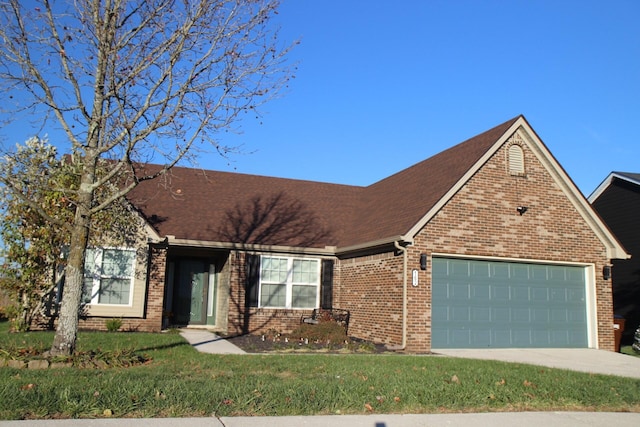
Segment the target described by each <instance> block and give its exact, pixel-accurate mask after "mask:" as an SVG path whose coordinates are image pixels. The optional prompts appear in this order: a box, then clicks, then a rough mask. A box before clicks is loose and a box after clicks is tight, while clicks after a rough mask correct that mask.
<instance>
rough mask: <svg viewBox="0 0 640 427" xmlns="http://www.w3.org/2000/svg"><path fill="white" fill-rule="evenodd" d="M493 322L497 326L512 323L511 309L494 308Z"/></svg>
mask: <svg viewBox="0 0 640 427" xmlns="http://www.w3.org/2000/svg"><path fill="white" fill-rule="evenodd" d="M491 312H492V314H493V315H492V316H491V320H492V321H493V322H494V323H495V324H500V323H503V324H505V323H508V322H511V309H510V308H509V307H494V308H493V309H492V310H491Z"/></svg>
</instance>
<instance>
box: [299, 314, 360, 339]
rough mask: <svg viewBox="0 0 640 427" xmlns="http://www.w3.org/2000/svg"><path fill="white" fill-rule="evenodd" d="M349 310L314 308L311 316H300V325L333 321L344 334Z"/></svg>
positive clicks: (346, 328)
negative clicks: (340, 327)
mask: <svg viewBox="0 0 640 427" xmlns="http://www.w3.org/2000/svg"><path fill="white" fill-rule="evenodd" d="M349 316H350V313H349V310H343V309H341V308H314V309H313V312H311V316H302V318H301V319H300V323H306V324H308V325H317V324H318V323H320V322H322V321H334V322H337V323H338V324H339V325H341V326H342V327H343V328H344V331H345V333H346V332H347V330H348V328H349Z"/></svg>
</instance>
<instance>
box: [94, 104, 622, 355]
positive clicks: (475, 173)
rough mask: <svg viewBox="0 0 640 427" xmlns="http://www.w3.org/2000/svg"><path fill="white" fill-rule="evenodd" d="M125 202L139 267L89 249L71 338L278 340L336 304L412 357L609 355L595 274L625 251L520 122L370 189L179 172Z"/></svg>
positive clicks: (605, 303) (603, 295)
mask: <svg viewBox="0 0 640 427" xmlns="http://www.w3.org/2000/svg"><path fill="white" fill-rule="evenodd" d="M390 149H392V148H390ZM146 167H148V168H149V169H153V168H158V166H146ZM129 200H130V201H131V203H132V204H133V205H134V206H135V207H136V208H137V209H138V211H139V212H140V214H141V215H142V216H143V217H144V219H145V220H146V223H147V226H148V231H149V240H148V244H147V245H146V246H145V248H146V249H147V250H148V254H147V257H146V263H145V264H142V267H144V268H142V270H144V269H146V271H148V274H147V275H146V276H145V275H144V274H142V275H140V276H138V277H137V279H138V280H134V276H135V275H134V274H133V271H134V268H133V265H134V264H135V261H134V259H135V257H134V256H133V254H132V253H126V252H124V251H122V250H115V249H114V250H113V251H112V253H109V252H102V253H101V254H97V255H98V256H97V258H96V260H97V261H96V262H98V263H101V265H102V266H103V269H104V268H105V267H104V266H105V265H106V266H107V267H106V270H105V271H106V273H107V274H103V275H101V276H100V278H101V279H104V280H105V282H104V289H102V288H101V287H102V286H103V284H102V282H100V281H99V280H98V279H96V282H95V283H94V285H95V286H97V287H98V296H96V297H95V298H94V303H93V304H91V305H90V306H89V307H88V314H89V316H90V317H89V318H88V319H87V320H86V323H84V324H83V325H82V326H84V327H95V328H100V327H102V328H104V320H105V317H107V312H109V315H110V316H122V317H123V320H124V322H125V325H126V327H127V328H129V329H139V330H160V329H161V328H167V327H171V326H189V327H207V328H210V329H212V330H214V331H219V332H221V333H224V334H230V335H236V334H244V333H255V332H259V331H264V330H268V329H276V330H278V331H280V332H283V333H286V332H290V331H292V330H293V329H295V328H296V327H297V326H298V325H299V323H300V319H301V317H302V316H303V315H305V314H308V313H309V312H310V310H311V309H313V308H316V307H323V308H330V307H333V308H341V309H346V310H349V312H350V314H351V318H350V325H349V334H350V335H352V336H355V337H358V338H362V339H367V340H372V341H375V342H378V343H386V344H388V345H389V346H390V347H392V348H396V349H400V348H405V349H406V351H409V352H428V351H431V350H432V349H438V348H451V347H458V348H486V347H514V348H516V347H520V348H521V347H590V348H601V349H606V350H613V349H614V331H613V306H612V296H611V281H610V280H607V279H605V278H604V277H603V271H604V269H605V267H607V266H609V265H610V263H611V259H615V258H627V257H628V255H627V253H626V252H625V250H624V249H623V248H622V247H621V245H620V244H619V243H618V242H617V240H616V239H615V237H614V236H613V235H612V234H611V233H610V231H609V230H608V228H607V227H606V226H605V225H604V224H603V223H602V221H601V219H600V218H599V217H598V215H596V214H595V213H594V212H593V210H592V208H591V206H590V205H589V203H588V202H587V200H586V199H585V198H584V197H583V196H582V194H581V193H580V191H579V190H578V189H577V188H576V186H575V184H574V183H573V182H572V181H571V180H570V179H569V177H568V176H567V175H566V173H565V171H564V170H563V169H562V167H561V166H560V165H559V164H558V162H557V161H556V160H555V158H554V157H553V156H552V155H551V153H550V152H549V151H548V149H547V147H546V146H545V145H544V144H543V143H542V141H541V140H540V139H539V137H538V136H537V135H536V133H535V132H534V131H533V129H532V128H531V127H530V125H529V124H528V122H527V121H526V119H525V118H524V117H523V116H519V117H516V118H514V119H512V120H509V121H508V122H506V123H503V124H501V125H499V126H497V127H495V128H493V129H491V130H489V131H487V132H484V133H482V134H480V135H478V136H476V137H473V138H471V139H469V140H467V141H465V142H463V143H461V144H459V145H456V146H454V147H452V148H450V149H448V150H446V151H443V152H441V153H440V154H437V155H435V156H433V157H431V158H429V159H427V160H424V161H422V162H420V163H417V164H415V165H414V166H411V167H409V168H407V169H405V170H403V171H400V172H398V173H396V174H395V175H392V176H390V177H388V178H385V179H383V180H381V181H379V182H376V183H374V184H372V185H369V186H367V187H359V186H350V185H338V184H327V183H320V182H311V181H301V180H292V179H281V178H270V177H263V176H253V175H244V174H237V173H227V172H215V171H204V170H199V169H190V168H181V167H178V168H174V169H173V170H172V172H171V174H170V175H169V176H167V177H166V179H164V180H162V181H155V182H153V181H151V182H145V183H144V184H142V185H140V186H139V187H138V188H137V189H136V190H135V191H134V192H133V193H131V194H130V196H129ZM116 261H118V262H116ZM119 262H122V263H123V264H122V265H125V266H126V267H122V265H121V264H119ZM139 265H140V264H139ZM118 266H119V267H118ZM138 269H139V270H140V269H141V267H140V266H139V267H138ZM103 273H104V271H103ZM96 277H97V276H96ZM127 280H129V281H128V282H127ZM127 283H128V284H129V285H128V286H127ZM111 284H114V286H113V287H111ZM112 288H113V289H112ZM94 289H96V288H95V287H94ZM112 291H113V292H112ZM102 293H105V294H106V293H112V294H113V295H112V298H111V299H110V300H109V302H105V303H102V302H101V301H100V295H102ZM98 310H100V311H99V312H98ZM96 315H97V316H98V317H96Z"/></svg>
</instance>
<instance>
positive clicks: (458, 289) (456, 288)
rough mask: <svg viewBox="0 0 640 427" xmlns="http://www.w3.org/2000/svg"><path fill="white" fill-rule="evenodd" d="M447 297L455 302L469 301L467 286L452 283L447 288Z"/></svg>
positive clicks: (465, 284) (466, 284)
mask: <svg viewBox="0 0 640 427" xmlns="http://www.w3.org/2000/svg"><path fill="white" fill-rule="evenodd" d="M449 289H450V292H449V297H450V298H453V299H455V300H456V301H459V300H464V299H467V300H468V299H469V284H468V283H453V284H451V286H450V287H449Z"/></svg>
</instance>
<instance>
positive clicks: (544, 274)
mask: <svg viewBox="0 0 640 427" xmlns="http://www.w3.org/2000/svg"><path fill="white" fill-rule="evenodd" d="M432 265H433V276H432V291H433V300H432V348H527V347H529V348H534V347H538V348H544V347H549V348H560V347H587V346H588V336H587V334H588V326H587V302H586V282H585V280H586V279H585V268H584V267H578V266H565V265H553V264H551V265H546V264H529V263H517V262H500V261H484V260H468V259H456V258H438V257H434V258H433V264H432Z"/></svg>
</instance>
